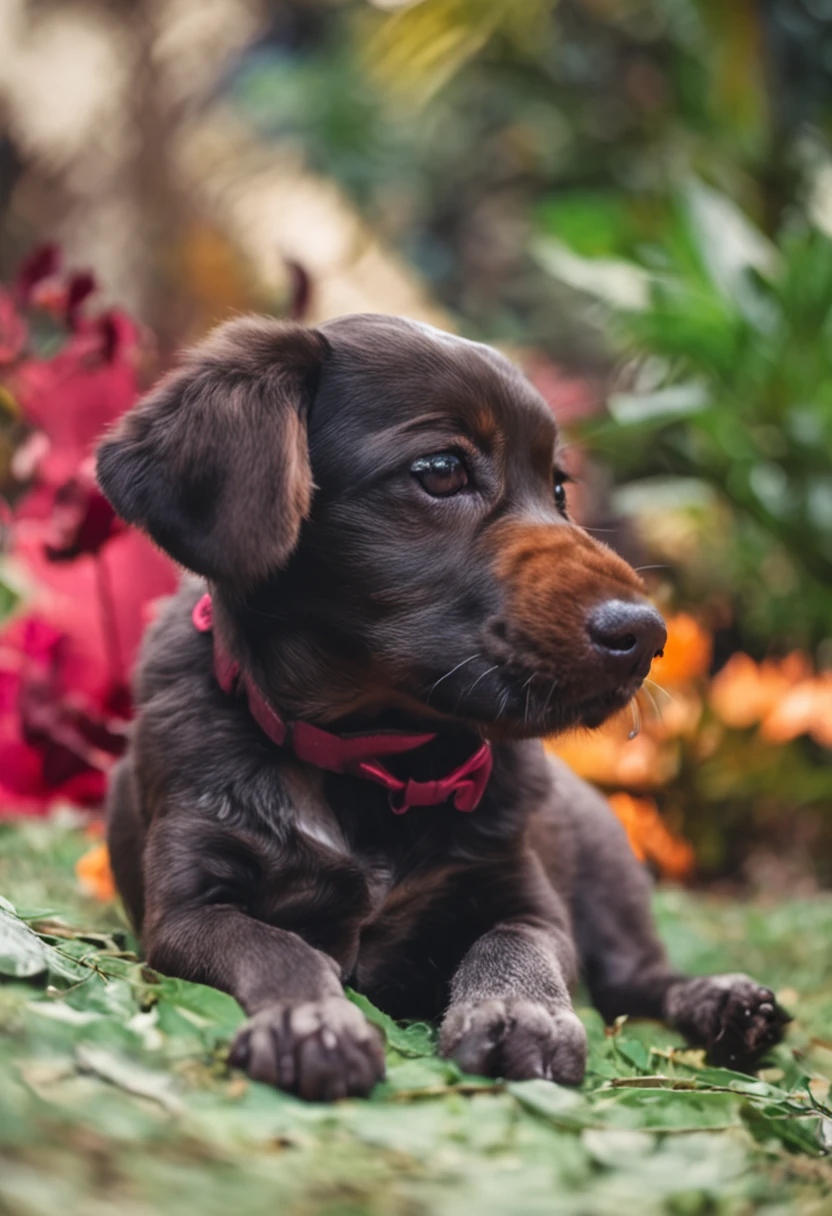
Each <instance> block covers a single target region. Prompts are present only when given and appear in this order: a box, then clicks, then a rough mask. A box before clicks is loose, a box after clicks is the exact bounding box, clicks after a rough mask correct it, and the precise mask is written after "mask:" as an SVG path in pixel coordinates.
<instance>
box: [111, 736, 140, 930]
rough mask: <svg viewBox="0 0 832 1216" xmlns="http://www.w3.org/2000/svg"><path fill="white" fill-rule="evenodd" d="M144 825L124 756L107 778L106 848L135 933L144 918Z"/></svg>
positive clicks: (128, 758)
mask: <svg viewBox="0 0 832 1216" xmlns="http://www.w3.org/2000/svg"><path fill="white" fill-rule="evenodd" d="M144 837H145V825H144V822H143V820H142V817H141V808H140V805H139V792H138V789H137V788H136V780H135V774H134V772H133V758H132V756H131V755H129V754H128V755H126V756H123V757H122V759H121V760H119V762H118V764H117V765H116V767H115V769H114V770H113V772H112V774H111V776H110V788H109V792H108V795H107V848H108V849H109V853H110V864H111V866H112V868H113V874H114V876H115V880H116V884H117V886H118V890H119V894H120V895H121V898H122V901H123V903H124V907H125V909H126V911H127V915H128V916H129V917H130V920H131V921H132V922H133V925H134V926H135V928H136V931H137V932H138V933H141V931H142V920H143V919H144V890H143V881H142V852H143V850H144Z"/></svg>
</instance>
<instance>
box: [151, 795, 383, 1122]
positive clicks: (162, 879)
mask: <svg viewBox="0 0 832 1216" xmlns="http://www.w3.org/2000/svg"><path fill="white" fill-rule="evenodd" d="M256 850H257V842H256V841H255V840H252V839H250V838H249V839H245V840H243V839H241V837H239V836H237V835H234V834H232V833H231V832H222V831H219V830H218V829H216V828H214V829H211V828H209V829H208V830H206V825H205V821H204V818H203V819H202V821H201V822H196V823H195V822H194V821H193V819H190V821H189V817H187V816H178V815H176V816H174V814H173V813H169V815H167V816H165V817H164V818H162V819H160V820H157V821H155V822H154V824H153V826H152V827H151V829H150V833H149V837H148V845H147V850H146V853H145V881H146V906H147V911H146V916H145V934H144V940H145V947H146V951H147V957H148V962H149V963H150V965H151V966H153V967H155V968H157V969H158V970H160V971H162V972H164V973H166V974H168V975H174V976H178V977H180V978H181V979H187V980H194V981H196V982H198V983H202V984H209V985H211V986H212V987H214V988H221V989H223V990H224V991H225V992H230V993H231V995H232V996H234V997H236V998H237V1000H238V1001H239V1002H240V1004H241V1005H242V1006H243V1008H244V1009H245V1011H246V1013H248V1014H249V1015H251V1016H250V1020H249V1021H248V1022H247V1023H246V1025H245V1026H244V1027H243V1028H242V1029H241V1030H240V1032H239V1033H238V1035H237V1038H236V1040H235V1042H234V1045H233V1047H232V1051H231V1057H230V1058H231V1062H232V1063H233V1064H236V1065H238V1066H239V1067H241V1068H245V1069H246V1071H247V1072H248V1073H249V1075H250V1076H251V1077H253V1078H254V1079H255V1080H257V1081H265V1082H268V1083H270V1084H272V1085H277V1086H279V1087H280V1088H281V1089H286V1090H289V1091H290V1092H292V1093H296V1094H299V1095H300V1097H302V1098H307V1099H309V1100H313V1101H332V1100H334V1099H337V1098H343V1097H345V1096H347V1095H364V1094H367V1093H369V1091H370V1090H371V1089H372V1087H373V1085H375V1083H376V1082H377V1081H378V1080H379V1079H380V1078H381V1077H382V1076H383V1075H384V1051H383V1048H382V1044H381V1039H380V1036H379V1034H378V1032H377V1031H376V1029H375V1027H373V1026H371V1025H370V1023H369V1022H368V1021H367V1019H366V1018H365V1017H364V1015H363V1014H362V1013H361V1012H360V1010H358V1009H357V1008H356V1007H355V1005H353V1004H351V1003H350V1002H349V1001H348V1000H347V999H346V997H345V995H344V991H343V988H342V986H341V981H340V972H339V967H338V964H337V963H336V962H335V960H334V959H332V958H331V957H330V956H329V955H327V954H325V953H323V951H321V950H316V949H314V948H313V947H312V946H310V945H309V944H308V943H307V942H305V941H304V940H303V939H302V938H301V937H300V936H298V934H296V933H292V932H288V931H286V930H283V929H279V928H277V927H275V926H274V925H271V924H265V923H263V922H261V921H258V920H256V919H254V917H252V916H250V915H248V914H247V913H246V912H245V911H243V908H244V907H246V906H247V905H248V904H249V903H250V901H251V900H252V898H253V897H255V891H254V890H253V889H252V885H253V884H252V877H253V874H256V872H257V869H258V861H259V859H258V857H257V851H256ZM274 877H275V881H276V882H277V883H279V874H277V875H275V876H274ZM311 898H314V891H313V892H311ZM294 911H295V915H297V905H295V906H294Z"/></svg>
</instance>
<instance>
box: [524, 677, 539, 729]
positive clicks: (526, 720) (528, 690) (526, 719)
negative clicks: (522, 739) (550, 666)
mask: <svg viewBox="0 0 832 1216" xmlns="http://www.w3.org/2000/svg"><path fill="white" fill-rule="evenodd" d="M536 675H537V672H534V671H533V672H532V674H531V675H530V676H529V678H528V680H526V683H525V684H524V685H523V688H525V690H526V708H525V710H524V711H523V725H524V726H528V724H529V695H530V693H531V691H532V689H531V684H532V680H533V679H534V678H535V676H536Z"/></svg>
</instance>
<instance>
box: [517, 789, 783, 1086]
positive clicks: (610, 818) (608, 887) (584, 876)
mask: <svg viewBox="0 0 832 1216" xmlns="http://www.w3.org/2000/svg"><path fill="white" fill-rule="evenodd" d="M557 785H558V799H559V803H560V805H563V806H568V808H569V811H568V816H569V822H568V824H566V825H561V827H564V826H565V827H568V830H569V831H570V832H571V834H572V836H573V838H574V839H575V842H576V849H575V868H574V874H573V876H572V914H573V918H574V925H575V937H576V940H577V943H578V950H579V953H580V956H581V963H582V966H583V969H584V972H585V975H586V978H587V982H588V984H589V989H590V992H591V994H592V999H593V1002H594V1003H595V1005H596V1006H597V1008H598V1009H599V1010H600V1012H601V1014H602V1015H603V1017H604V1018H605V1020H606V1021H607V1022H612V1021H613V1020H614V1019H615V1018H616V1017H618V1016H619V1015H621V1014H627V1015H629V1016H631V1017H648V1018H656V1019H659V1020H661V1021H664V1022H667V1023H668V1025H670V1026H672V1027H674V1029H676V1030H678V1031H680V1032H681V1033H682V1034H683V1035H685V1037H686V1038H687V1039H688V1040H689V1041H690V1042H691V1043H693V1044H695V1045H696V1046H701V1047H705V1048H706V1049H707V1051H708V1055H709V1058H710V1059H711V1061H712V1062H713V1063H715V1064H718V1065H723V1066H725V1067H730V1068H734V1069H738V1070H742V1069H752V1068H753V1066H754V1064H755V1062H756V1061H757V1060H758V1059H759V1057H760V1056H761V1055H762V1054H763V1053H764V1052H765V1051H766V1050H768V1048H770V1047H772V1046H773V1045H774V1044H775V1043H777V1042H779V1041H780V1039H781V1038H782V1036H783V1027H784V1025H785V1024H786V1023H787V1022H788V1021H789V1017H788V1015H787V1014H786V1013H785V1012H784V1011H783V1010H782V1009H781V1008H780V1007H779V1006H778V1004H777V1002H776V1000H775V999H774V995H773V993H772V992H771V991H770V990H769V989H768V988H765V987H762V986H761V985H760V984H758V983H757V982H756V981H755V980H753V979H751V978H750V977H749V976H747V975H739V974H736V975H715V976H706V977H701V978H693V979H691V978H689V977H687V976H684V975H681V974H680V973H679V972H677V971H674V970H673V969H672V968H671V966H670V964H669V963H668V960H667V956H666V954H665V951H664V947H663V946H662V944H661V942H660V941H659V939H658V936H657V934H656V930H655V926H654V924H653V917H652V913H651V910H650V884H649V881H648V878H647V875H646V873H645V871H644V869H643V867H642V866H641V865H640V864H639V863H638V861H637V860H636V858H635V857H634V855H633V852H632V849H631V848H630V846H629V844H628V842H627V838H626V836H625V834H624V831H623V829H622V827H621V825H620V824H619V822H618V820H617V819H616V817H615V815H614V814H613V813H612V811H611V810H610V808H609V806H608V804H607V803H606V801H605V800H604V799H603V798H602V797H601V796H600V795H599V794H597V793H596V792H595V791H594V790H592V789H590V788H589V787H588V786H586V785H585V784H584V783H583V782H581V781H579V780H578V779H577V778H576V777H574V776H573V775H572V774H569V775H568V776H564V775H563V774H561V773H560V772H558V776H557ZM551 813H552V815H553V816H555V815H556V814H557V812H556V809H555V808H554V807H553V809H552V812H551ZM544 839H545V832H542V833H538V851H539V853H540V855H541V858H542V860H543V862H544V865H546V866H547V869H548V868H550V866H549V865H548V864H547V858H546V855H545V847H541V845H542V842H543V841H544ZM554 866H555V861H554V859H553V860H552V862H551V868H552V869H554Z"/></svg>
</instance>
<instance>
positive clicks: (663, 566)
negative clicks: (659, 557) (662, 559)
mask: <svg viewBox="0 0 832 1216" xmlns="http://www.w3.org/2000/svg"><path fill="white" fill-rule="evenodd" d="M633 569H634V570H635V572H636V574H641V572H642V571H643V570H669V569H670V566H668V565H667V563H663V564H662V563H659V564H658V565H656V566H633Z"/></svg>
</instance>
